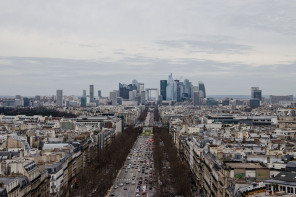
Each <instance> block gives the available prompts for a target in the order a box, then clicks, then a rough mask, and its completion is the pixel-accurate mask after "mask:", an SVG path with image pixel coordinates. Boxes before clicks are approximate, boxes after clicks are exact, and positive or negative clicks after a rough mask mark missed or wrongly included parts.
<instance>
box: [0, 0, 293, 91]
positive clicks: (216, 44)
mask: <svg viewBox="0 0 296 197" xmlns="http://www.w3.org/2000/svg"><path fill="white" fill-rule="evenodd" d="M115 5H116V6H115ZM295 9H296V3H295V2H292V1H290V2H287V1H269V0H260V1H251V0H248V1H243V2H238V1H236V0H229V1H205V0H204V1H186V3H180V2H178V1H162V2H159V1H154V0H152V1H148V2H137V1H132V0H128V1H125V2H124V3H123V2H121V1H118V0H113V1H100V2H96V1H84V2H80V1H72V3H71V4H69V3H66V2H59V1H50V2H34V1H26V2H15V1H2V2H1V3H0V11H1V18H0V22H1V24H2V25H1V27H0V30H1V31H0V51H1V57H0V68H1V73H0V89H1V95H16V94H22V95H36V94H41V95H44V94H47V92H51V93H52V94H54V92H55V91H56V90H57V89H63V90H64V91H65V94H74V95H78V94H80V90H81V89H85V88H86V87H87V86H88V85H89V84H94V85H95V86H96V87H99V88H100V89H101V90H102V94H103V95H107V94H108V92H109V91H111V90H112V89H114V87H116V86H117V84H118V82H123V83H124V82H126V81H130V80H131V79H133V78H136V79H139V80H140V81H143V82H144V83H145V84H146V86H147V87H158V83H159V82H158V81H159V80H160V79H162V78H165V77H166V76H167V74H168V73H174V75H175V76H176V78H181V77H182V76H183V77H184V78H185V77H186V78H189V79H190V80H191V81H192V82H193V83H197V82H198V81H203V82H204V83H205V84H207V89H208V93H209V95H212V94H218V95H221V94H223V95H224V94H248V93H249V87H252V86H260V87H261V88H262V90H263V91H264V94H267V95H268V94H277V95H281V94H283V95H286V94H293V95H295V94H296V90H295V87H293V85H292V84H295V82H296V79H295V77H294V76H295V75H296V66H295V62H296V59H295V55H294V54H295V51H296V36H295V34H294V32H295V27H296V22H295V21H296V20H295V19H296V13H295V12H294V10H295ZM65 10H67V11H65ZM221 87H223V88H221Z"/></svg>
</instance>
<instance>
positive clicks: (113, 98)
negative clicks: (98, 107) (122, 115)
mask: <svg viewBox="0 0 296 197" xmlns="http://www.w3.org/2000/svg"><path fill="white" fill-rule="evenodd" d="M109 97H110V101H111V104H112V105H117V93H116V91H112V92H110V96H109Z"/></svg>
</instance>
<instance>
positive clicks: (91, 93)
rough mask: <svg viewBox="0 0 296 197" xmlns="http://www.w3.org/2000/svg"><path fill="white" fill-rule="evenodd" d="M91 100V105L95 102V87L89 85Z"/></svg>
mask: <svg viewBox="0 0 296 197" xmlns="http://www.w3.org/2000/svg"><path fill="white" fill-rule="evenodd" d="M89 99H90V102H91V103H92V102H93V101H94V85H89Z"/></svg>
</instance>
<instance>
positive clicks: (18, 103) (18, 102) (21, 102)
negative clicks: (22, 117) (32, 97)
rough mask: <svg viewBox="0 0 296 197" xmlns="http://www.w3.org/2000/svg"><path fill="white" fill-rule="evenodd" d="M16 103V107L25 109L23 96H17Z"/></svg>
mask: <svg viewBox="0 0 296 197" xmlns="http://www.w3.org/2000/svg"><path fill="white" fill-rule="evenodd" d="M14 101H15V107H23V106H24V100H23V97H22V96H21V95H16V96H15V99H14Z"/></svg>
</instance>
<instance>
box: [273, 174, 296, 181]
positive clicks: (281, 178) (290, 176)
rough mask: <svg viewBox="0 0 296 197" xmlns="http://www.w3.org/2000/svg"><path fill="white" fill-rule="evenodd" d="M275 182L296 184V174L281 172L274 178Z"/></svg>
mask: <svg viewBox="0 0 296 197" xmlns="http://www.w3.org/2000/svg"><path fill="white" fill-rule="evenodd" d="M274 179H275V180H278V181H286V182H295V183H296V173H293V172H280V173H279V174H278V175H276V176H275V177H274Z"/></svg>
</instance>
